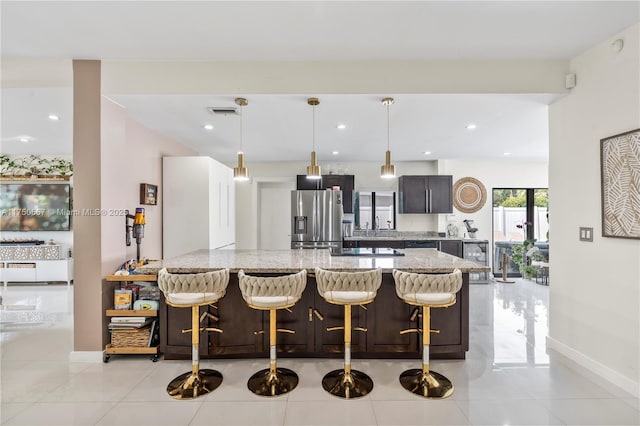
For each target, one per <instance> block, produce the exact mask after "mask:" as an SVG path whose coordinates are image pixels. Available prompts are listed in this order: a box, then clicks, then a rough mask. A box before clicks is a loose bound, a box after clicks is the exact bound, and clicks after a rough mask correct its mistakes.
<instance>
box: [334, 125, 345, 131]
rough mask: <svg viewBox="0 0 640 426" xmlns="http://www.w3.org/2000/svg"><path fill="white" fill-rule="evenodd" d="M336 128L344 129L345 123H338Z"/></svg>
mask: <svg viewBox="0 0 640 426" xmlns="http://www.w3.org/2000/svg"><path fill="white" fill-rule="evenodd" d="M336 128H337V129H340V130H344V129H346V128H347V125H346V124H338V125H337V126H336Z"/></svg>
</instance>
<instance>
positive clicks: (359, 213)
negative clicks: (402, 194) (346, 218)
mask: <svg viewBox="0 0 640 426" xmlns="http://www.w3.org/2000/svg"><path fill="white" fill-rule="evenodd" d="M354 215H355V218H354V219H355V223H354V225H355V228H356V229H376V225H377V229H396V193H395V192H393V191H371V192H369V191H362V192H356V193H355V200H354Z"/></svg>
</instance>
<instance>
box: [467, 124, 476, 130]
mask: <svg viewBox="0 0 640 426" xmlns="http://www.w3.org/2000/svg"><path fill="white" fill-rule="evenodd" d="M476 127H477V126H476V125H475V124H473V123H469V124H467V126H466V129H467V130H473V129H475V128H476Z"/></svg>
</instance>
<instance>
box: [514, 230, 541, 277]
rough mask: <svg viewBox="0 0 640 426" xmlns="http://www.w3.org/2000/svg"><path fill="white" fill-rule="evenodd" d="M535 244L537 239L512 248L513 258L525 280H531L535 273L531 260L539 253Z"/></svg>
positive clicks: (525, 241)
mask: <svg viewBox="0 0 640 426" xmlns="http://www.w3.org/2000/svg"><path fill="white" fill-rule="evenodd" d="M535 242H536V240H535V239H530V240H524V242H523V243H522V244H514V245H513V246H511V258H512V259H513V262H514V263H515V264H516V265H518V269H519V270H520V273H521V274H522V277H523V278H531V277H532V276H533V274H534V273H535V268H534V267H533V266H531V259H532V258H533V257H535V256H536V254H537V253H538V248H537V247H536V246H535ZM538 254H539V253H538Z"/></svg>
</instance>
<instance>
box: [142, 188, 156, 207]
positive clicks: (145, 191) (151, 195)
mask: <svg viewBox="0 0 640 426" xmlns="http://www.w3.org/2000/svg"><path fill="white" fill-rule="evenodd" d="M140 204H148V205H152V206H155V205H156V204H158V186H157V185H151V184H150V183H141V184H140Z"/></svg>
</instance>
